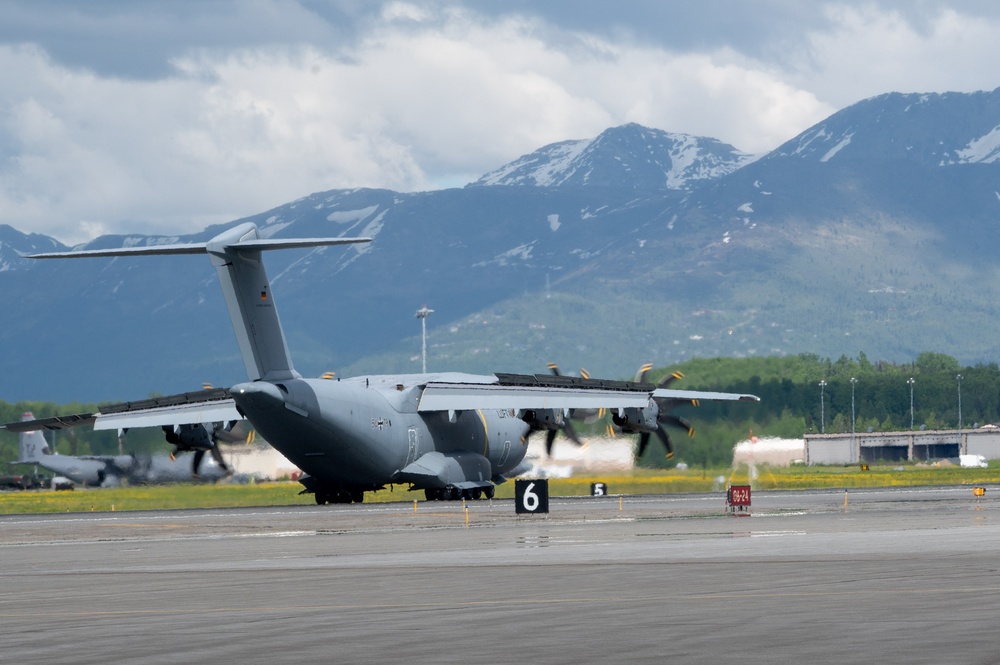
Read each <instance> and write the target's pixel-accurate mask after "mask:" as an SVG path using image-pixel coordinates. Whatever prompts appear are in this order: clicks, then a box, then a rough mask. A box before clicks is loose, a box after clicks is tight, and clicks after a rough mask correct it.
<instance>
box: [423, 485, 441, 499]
mask: <svg viewBox="0 0 1000 665" xmlns="http://www.w3.org/2000/svg"><path fill="white" fill-rule="evenodd" d="M424 498H425V499H427V500H428V501H440V500H441V490H440V489H438V488H437V487H428V488H427V489H425V490H424Z"/></svg>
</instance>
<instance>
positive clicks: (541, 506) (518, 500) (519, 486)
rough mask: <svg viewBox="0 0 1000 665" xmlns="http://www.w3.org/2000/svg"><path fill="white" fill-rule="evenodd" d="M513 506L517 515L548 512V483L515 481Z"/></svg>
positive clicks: (541, 481) (545, 481)
mask: <svg viewBox="0 0 1000 665" xmlns="http://www.w3.org/2000/svg"><path fill="white" fill-rule="evenodd" d="M514 506H515V508H516V510H517V514H518V515H522V514H534V513H547V512H549V481H547V480H515V481H514Z"/></svg>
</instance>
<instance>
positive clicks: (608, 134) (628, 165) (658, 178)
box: [472, 123, 754, 190]
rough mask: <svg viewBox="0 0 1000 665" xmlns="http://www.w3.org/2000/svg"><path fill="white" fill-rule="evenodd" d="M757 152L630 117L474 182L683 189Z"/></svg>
mask: <svg viewBox="0 0 1000 665" xmlns="http://www.w3.org/2000/svg"><path fill="white" fill-rule="evenodd" d="M753 159H754V157H753V156H751V155H748V154H746V153H743V152H740V151H739V150H737V149H736V148H734V147H733V146H731V145H727V144H725V143H722V142H721V141H718V140H716V139H712V138H704V137H700V136H690V135H688V134H673V133H670V132H665V131H662V130H659V129H650V128H648V127H643V126H642V125H637V124H635V123H631V124H628V125H623V126H621V127H613V128H611V129H608V130H605V131H604V132H602V133H601V134H600V136H598V137H597V138H593V139H584V140H579V141H561V142H559V143H552V144H550V145H547V146H545V147H542V148H539V149H538V150H536V151H535V152H532V153H530V154H528V155H524V156H523V157H520V158H519V159H516V160H515V161H513V162H511V163H510V164H507V165H505V166H502V167H501V168H499V169H497V170H495V171H491V172H490V173H487V174H486V175H484V176H483V177H482V178H480V179H479V180H477V181H476V182H474V183H473V185H472V186H496V185H534V186H537V187H561V186H591V187H621V188H627V189H649V190H657V189H674V190H684V189H688V188H690V187H691V186H693V185H695V184H698V183H700V182H702V181H705V180H711V179H714V178H719V177H722V176H724V175H726V174H728V173H732V172H733V171H735V170H736V169H738V168H740V167H741V166H744V165H745V164H747V163H749V162H751V161H753Z"/></svg>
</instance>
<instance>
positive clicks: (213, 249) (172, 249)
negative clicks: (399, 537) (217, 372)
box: [7, 223, 758, 504]
mask: <svg viewBox="0 0 1000 665" xmlns="http://www.w3.org/2000/svg"><path fill="white" fill-rule="evenodd" d="M370 240H371V239H370V238H307V239H275V238H263V237H261V236H260V234H259V232H258V230H257V227H256V226H255V225H254V224H252V223H244V224H240V225H238V226H236V227H234V228H231V229H229V230H227V231H224V232H222V233H220V234H219V235H217V236H216V237H214V238H212V239H211V240H209V241H208V242H205V243H190V244H180V245H149V246H140V247H125V248H120V249H98V250H84V251H76V252H58V253H51V254H38V255H34V256H32V257H30V258H77V257H110V256H138V255H165V254H208V256H209V259H210V260H211V263H212V265H213V266H215V268H216V271H217V275H218V278H219V282H220V284H221V286H222V292H223V297H224V299H225V302H226V306H227V309H228V310H229V316H230V319H231V321H232V324H233V330H234V332H235V333H236V338H237V342H238V345H239V348H240V353H241V355H242V357H243V362H244V365H245V367H246V372H247V376H248V379H249V380H248V381H246V382H244V383H239V384H237V385H234V386H233V387H231V388H229V389H228V390H222V391H221V392H220V391H219V389H216V390H210V391H202V392H201V393H187V394H185V395H179V396H172V397H168V398H158V399H157V400H152V401H149V400H147V401H146V402H141V403H126V404H122V405H116V406H114V407H102V408H101V411H100V412H99V413H96V414H84V415H87V416H88V417H87V418H77V417H73V416H71V417H68V418H54V419H51V418H50V419H48V422H46V423H41V424H40V425H39V426H46V427H48V426H73V425H79V424H83V423H84V422H86V421H90V422H93V423H94V428H95V429H119V430H124V429H128V428H130V427H170V428H174V427H178V426H184V425H191V424H196V423H205V422H230V421H233V420H238V419H242V418H244V417H245V418H246V419H247V420H248V421H249V422H250V424H252V425H253V427H254V429H256V430H257V432H259V433H260V435H261V436H262V437H264V438H265V439H266V440H267V441H268V442H269V443H270V444H271V445H272V446H274V448H276V449H277V450H278V451H279V452H281V453H282V454H284V455H285V457H286V458H288V460H289V461H291V462H292V463H293V464H295V465H296V466H298V467H299V468H300V469H302V470H303V471H304V472H305V474H306V475H304V476H303V477H302V478H300V482H302V484H303V485H304V486H305V489H304V490H303V492H311V493H313V494H315V498H316V502H317V503H319V504H325V503H329V502H334V503H350V502H352V501H353V502H361V501H363V500H364V493H365V492H368V491H378V490H382V489H385V488H386V486H390V485H395V484H402V485H409V486H410V488H411V489H413V490H423V491H424V494H425V497H426V498H427V499H429V500H430V499H452V500H455V499H459V498H471V499H478V498H482V497H492V496H493V493H494V486H495V485H496V484H498V483H502V482H504V481H505V480H507V479H508V478H512V477H514V476H517V475H519V474H521V473H523V472H524V471H526V470H527V469H528V468H529V465H528V464H527V463H526V462H525V461H524V454H525V451H526V448H527V435H528V433H529V432H530V431H531V430H532V429H533V428H534V429H537V428H542V429H544V428H545V427H544V424H547V423H552V422H555V421H556V420H558V419H559V418H563V419H565V418H566V417H567V416H568V415H569V413H570V412H571V411H572V410H574V409H599V408H607V409H609V410H611V411H612V413H613V414H614V417H615V423H616V424H617V425H618V427H619V428H620V429H621V430H622V431H624V432H629V433H639V434H643V433H646V434H651V433H654V432H656V431H657V430H658V428H659V426H660V420H659V415H660V409H661V406H660V402H658V400H661V399H668V400H669V399H684V400H692V399H703V400H713V399H716V400H742V401H757V399H758V398H757V397H755V396H753V395H739V394H732V393H710V392H693V391H678V390H670V389H666V388H658V387H657V386H655V385H653V384H650V383H640V382H634V381H609V380H600V379H588V378H574V377H558V376H550V375H542V374H535V375H524V374H503V373H496V374H491V375H472V374H461V373H431V374H400V375H376V376H359V377H354V378H349V379H336V380H327V379H322V378H316V379H310V378H303V377H302V375H301V374H299V373H298V372H297V371H296V370H295V368H294V367H293V365H292V360H291V357H290V356H289V353H288V345H287V343H286V341H285V335H284V332H283V330H282V328H281V324H280V321H279V319H278V314H277V309H276V308H275V303H274V296H273V293H272V290H271V284H270V282H269V280H268V278H267V274H266V272H265V270H264V265H263V261H262V253H263V252H264V251H265V250H272V249H280V248H309V247H324V246H330V245H346V244H354V243H363V242H370ZM150 402H154V403H150ZM10 426H11V424H8V425H7V427H8V428H10ZM21 427H22V428H23V427H24V426H23V425H21Z"/></svg>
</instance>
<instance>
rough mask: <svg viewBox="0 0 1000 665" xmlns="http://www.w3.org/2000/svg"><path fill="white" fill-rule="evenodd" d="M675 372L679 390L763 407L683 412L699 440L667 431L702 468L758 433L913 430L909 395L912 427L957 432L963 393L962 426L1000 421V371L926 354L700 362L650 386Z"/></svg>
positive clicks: (719, 405) (714, 405)
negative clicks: (746, 399) (741, 397)
mask: <svg viewBox="0 0 1000 665" xmlns="http://www.w3.org/2000/svg"><path fill="white" fill-rule="evenodd" d="M675 371H680V372H682V373H683V374H684V375H685V376H684V379H683V380H681V381H676V382H674V383H672V384H671V386H670V387H671V388H678V389H690V390H714V391H720V392H734V393H751V394H754V395H757V396H758V397H760V400H761V401H760V402H759V403H743V402H703V403H702V404H701V405H699V406H698V407H697V408H695V407H679V408H678V409H676V411H675V412H674V413H676V415H680V416H682V417H684V418H686V419H687V420H689V421H691V422H692V423H693V424H694V425H695V428H696V430H697V436H696V437H695V438H694V439H691V438H687V437H685V436H683V433H679V431H678V430H676V429H671V430H668V431H669V432H670V434H671V438H672V440H674V442H675V448H676V449H677V458H678V459H684V460H685V461H687V462H688V463H695V464H699V465H708V466H719V465H726V464H728V463H729V462H730V461H731V459H732V446H733V444H735V443H737V442H739V441H741V440H744V439H746V438H747V437H748V436H749V433H750V431H751V430H752V431H753V433H754V434H755V435H757V436H759V437H764V436H774V437H779V438H799V437H802V436H803V434H805V433H819V432H821V431H824V432H827V433H835V432H841V433H842V432H850V431H851V419H852V413H853V418H854V429H855V431H858V432H867V431H869V430H871V431H874V432H884V431H897V430H908V429H909V428H910V420H911V399H910V398H911V388H912V398H913V399H912V420H913V427H914V429H919V428H920V427H922V426H923V427H926V428H927V429H953V428H957V427H958V426H959V420H958V419H959V396H960V395H961V418H962V426H963V427H973V426H975V425H983V424H986V423H994V422H997V421H1000V367H998V366H997V364H996V363H990V364H978V365H974V366H962V365H960V364H959V362H958V361H957V360H956V359H954V358H952V357H951V356H948V355H945V354H941V353H931V352H927V353H921V354H920V355H919V356H918V357H917V359H916V360H915V361H913V362H908V363H891V362H887V361H876V362H872V361H871V360H869V359H868V357H867V356H866V355H865V354H863V353H862V354H861V355H860V356H859V357H858V358H848V357H846V356H841V357H840V358H838V359H837V360H830V359H827V358H820V357H819V356H816V355H813V354H801V355H798V356H789V357H757V358H707V359H706V358H699V359H694V360H690V361H688V362H685V363H683V364H681V365H678V366H675V367H670V368H662V369H658V370H654V371H653V372H652V373H651V374H650V380H652V381H655V382H659V381H661V380H663V378H665V377H666V376H668V375H669V374H670V373H671V372H675ZM959 377H961V379H959ZM851 379H854V380H855V381H854V382H853V383H852V381H851ZM910 379H913V382H912V384H911V383H909V380H910ZM821 382H822V383H823V384H825V385H820V383H821ZM852 394H853V411H852ZM675 433H676V434H675ZM659 457H662V454H661V453H659V452H658V453H657V454H654V455H647V456H646V459H644V460H643V462H644V463H645V464H648V465H652V466H662V465H664V462H662V461H661V460H659V459H658V458H659Z"/></svg>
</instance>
